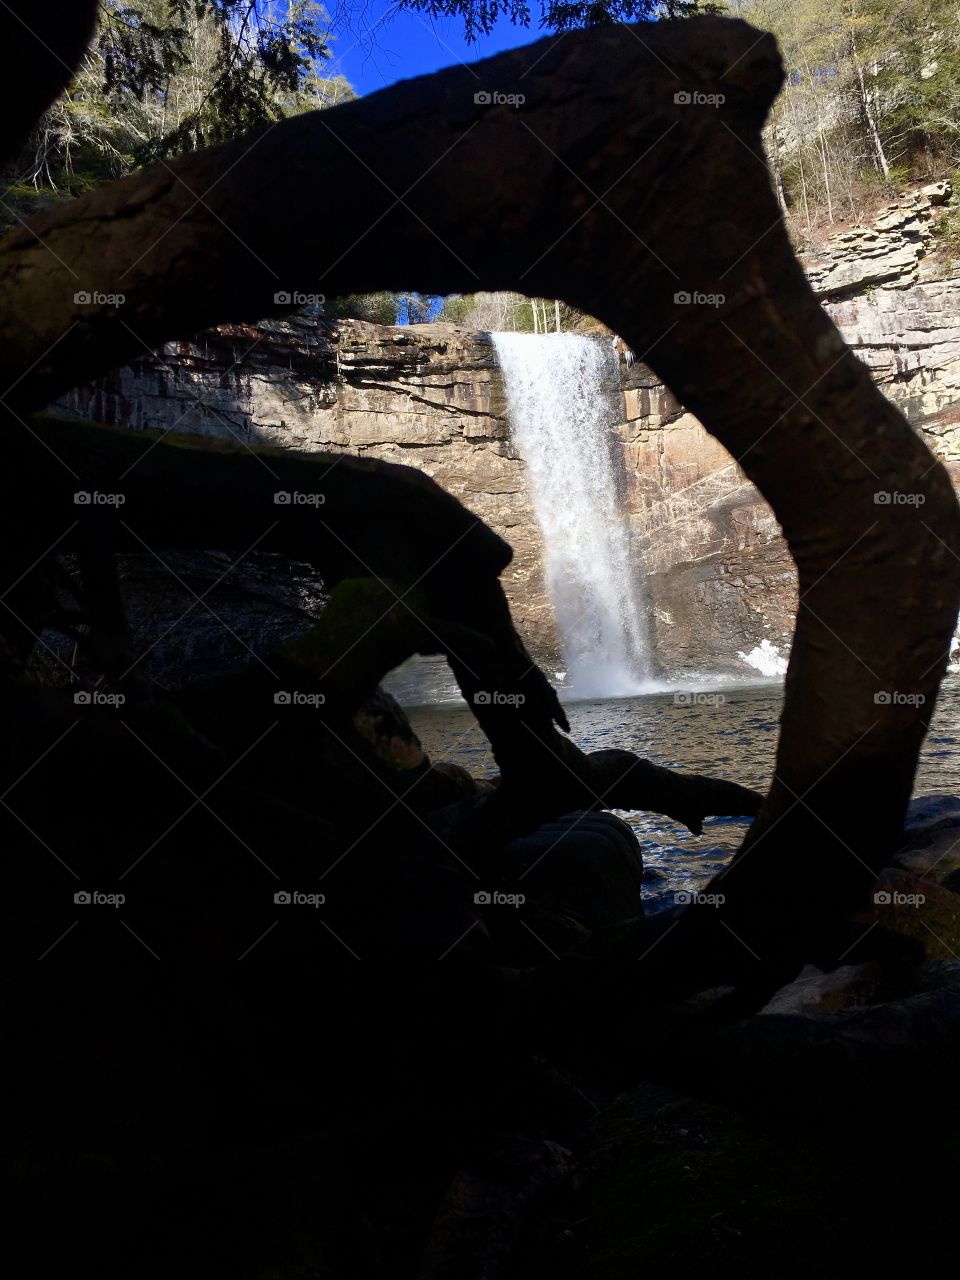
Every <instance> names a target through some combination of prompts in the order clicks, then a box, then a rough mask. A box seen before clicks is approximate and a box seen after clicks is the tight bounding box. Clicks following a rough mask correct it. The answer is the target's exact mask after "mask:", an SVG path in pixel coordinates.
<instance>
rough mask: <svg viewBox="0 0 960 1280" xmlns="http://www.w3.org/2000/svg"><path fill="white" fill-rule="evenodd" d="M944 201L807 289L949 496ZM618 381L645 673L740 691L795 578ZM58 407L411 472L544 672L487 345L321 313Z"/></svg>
mask: <svg viewBox="0 0 960 1280" xmlns="http://www.w3.org/2000/svg"><path fill="white" fill-rule="evenodd" d="M948 196H949V188H948V187H947V185H946V184H944V183H938V184H933V185H931V186H930V187H927V188H924V189H923V190H921V191H919V192H916V193H914V194H912V195H910V196H905V197H903V198H901V199H900V200H898V201H896V202H894V203H893V204H891V205H889V206H888V207H887V208H885V209H884V210H883V211H881V213H880V215H879V216H878V217H877V218H876V219H875V221H874V222H873V223H872V224H871V225H870V226H867V227H857V228H852V229H849V230H843V231H840V232H838V233H837V234H836V235H834V236H832V237H831V238H830V239H829V240H827V241H826V242H825V243H824V244H823V245H822V246H821V249H820V251H819V252H818V253H817V254H816V260H815V261H813V260H811V261H810V262H809V263H808V264H807V270H808V273H809V276H810V279H811V281H812V283H813V284H814V287H815V288H816V289H817V290H818V292H820V293H821V294H822V296H823V298H824V306H825V307H826V309H827V310H828V312H829V313H830V314H831V316H832V317H833V319H834V321H835V322H836V324H837V325H838V326H839V328H840V331H841V333H842V334H843V336H844V338H845V339H846V341H847V342H848V343H849V344H850V345H851V346H853V347H854V349H855V350H856V351H857V353H858V354H859V355H860V357H861V359H862V360H863V361H864V362H865V363H866V364H867V366H868V367H869V369H870V370H871V372H872V374H873V376H874V378H875V379H876V380H877V382H878V383H879V385H880V386H881V388H882V389H883V390H884V391H885V392H886V394H887V395H889V396H890V398H891V399H892V400H894V401H895V402H896V403H897V404H898V405H899V406H900V407H901V408H902V409H903V411H904V412H905V414H906V415H907V417H908V418H909V419H910V421H911V422H913V423H914V425H915V426H916V428H917V429H918V430H919V431H921V432H922V433H923V434H924V437H925V438H926V440H927V443H928V444H929V445H930V446H931V448H932V449H933V450H934V452H935V453H937V454H938V455H939V456H940V457H941V458H943V459H944V461H945V462H946V463H947V465H948V467H949V468H950V470H951V471H952V472H953V474H954V475H955V477H956V478H957V481H958V483H960V271H958V270H957V269H954V270H953V271H952V272H951V271H949V270H947V269H946V268H945V267H943V266H942V264H940V265H938V264H937V262H936V260H935V259H934V258H933V257H932V256H931V252H930V249H931V245H932V243H933V239H932V237H933V230H934V227H935V223H936V219H937V217H938V216H939V214H940V211H941V209H942V205H943V203H944V202H945V201H946V199H947V198H948ZM618 345H619V344H618ZM620 382H621V385H620V388H619V391H620V394H621V396H622V414H621V421H620V424H619V426H618V427H617V428H616V430H615V441H614V457H615V463H616V464H617V468H618V473H619V479H620V484H621V493H622V501H623V506H624V510H625V513H626V515H627V517H628V520H629V523H630V529H631V534H632V537H633V543H634V549H635V561H636V562H637V563H638V564H639V565H641V566H642V571H643V573H644V575H645V578H646V583H647V590H648V596H649V603H650V613H651V630H652V639H653V643H654V650H655V653H656V657H657V661H658V662H659V665H660V666H661V668H662V669H663V670H664V671H665V672H669V673H677V674H679V673H683V672H690V671H697V670H711V671H733V672H741V673H748V672H750V671H751V670H753V666H752V665H751V663H750V662H748V661H745V660H744V659H743V657H742V656H741V655H744V654H746V655H751V654H752V653H753V651H754V650H756V649H758V647H759V646H761V645H762V644H763V643H764V642H767V646H772V647H773V651H775V652H776V654H778V655H780V656H786V654H787V652H788V648H789V643H790V636H791V633H792V630H793V617H794V612H795V608H796V579H795V574H794V570H793V564H792V561H791V559H790V557H789V555H788V553H787V550H786V547H785V545H784V543H783V540H782V538H781V536H780V530H779V527H778V525H777V523H776V521H775V520H774V518H773V514H772V512H771V511H770V509H769V507H768V506H767V504H766V503H765V502H764V500H763V499H762V498H761V497H760V495H759V493H758V492H757V490H756V489H755V488H754V487H753V486H752V485H751V484H750V483H749V482H748V481H747V480H746V478H745V477H744V475H743V473H742V472H741V471H740V469H739V467H738V466H737V464H736V463H735V462H734V461H733V459H732V458H731V457H730V456H729V454H727V452H726V451H725V450H724V449H723V448H722V447H721V446H720V445H719V444H718V443H717V442H716V441H715V440H713V438H712V437H711V436H709V435H708V434H707V433H706V431H704V429H703V428H702V427H701V426H700V424H699V422H698V421H697V419H696V418H694V417H693V415H692V414H690V413H688V412H686V411H685V410H684V407H683V406H682V405H681V404H679V403H678V402H677V400H676V399H675V397H674V396H673V395H672V394H671V392H670V391H669V390H668V389H667V388H666V387H665V386H664V385H663V384H662V383H661V382H659V380H658V379H657V378H656V376H655V375H654V374H653V373H652V372H651V371H650V370H649V369H647V368H646V367H645V366H644V365H642V364H640V363H637V362H633V363H631V362H629V360H628V353H626V352H621V360H620ZM60 407H63V406H60ZM65 407H66V408H67V409H68V410H70V411H71V412H74V413H78V414H79V415H80V416H82V417H85V418H92V419H98V420H100V421H103V422H108V423H117V424H120V425H128V426H130V427H133V428H159V429H165V430H171V429H173V430H177V431H197V432H203V433H206V434H215V435H218V436H224V437H227V438H234V439H236V440H238V441H240V442H242V443H244V444H248V445H254V444H256V443H266V444H271V445H279V446H287V447H293V448H299V449H317V450H326V451H331V452H347V453H351V454H356V455H361V454H362V455H366V456H370V457H374V458H381V459H385V460H387V461H391V462H402V463H407V464H409V465H412V466H416V467H420V468H422V469H423V470H424V471H426V472H427V473H428V474H429V475H431V476H432V477H434V479H436V480H437V481H438V482H439V483H440V484H442V485H443V486H444V487H445V488H446V489H448V490H449V491H450V492H451V493H453V494H455V495H456V496H457V497H458V498H460V499H461V501H463V502H464V503H465V504H466V505H467V506H468V507H469V508H470V509H471V510H473V511H475V512H476V513H477V515H478V516H480V517H481V518H482V519H483V520H485V521H486V522H487V523H488V524H489V525H490V526H491V527H492V528H494V529H495V530H496V531H497V532H498V533H500V534H501V535H502V536H503V537H504V538H506V540H507V541H508V542H509V543H510V544H511V546H512V547H513V551H514V558H513V562H512V563H511V564H510V566H509V567H508V569H507V570H506V573H505V575H504V582H505V586H506V590H507V594H508V597H509V599H510V602H511V606H512V608H513V612H514V616H515V618H516V620H517V623H518V627H519V629H520V631H521V634H522V635H523V636H524V638H525V639H526V640H527V643H528V645H529V646H530V648H531V650H532V652H533V653H534V655H535V656H536V657H538V658H539V659H540V660H542V661H546V662H547V664H548V666H550V665H552V664H553V663H554V660H555V659H556V658H557V657H558V644H557V635H556V626H555V621H554V617H553V611H552V609H551V606H550V604H549V601H548V599H547V596H546V592H545V589H544V549H543V544H542V537H541V534H540V530H539V526H538V524H537V521H536V517H535V515H534V512H533V507H532V503H531V499H530V494H529V491H528V487H527V481H526V476H525V471H524V466H523V462H522V460H521V458H520V456H519V454H518V452H517V450H516V449H515V447H514V446H513V444H512V442H511V440H510V435H509V430H508V424H507V406H506V400H505V394H504V387H503V381H502V378H501V374H500V370H499V367H498V365H497V361H496V356H495V352H494V349H493V345H492V343H491V341H490V336H489V334H484V333H475V332H471V331H468V330H464V329H459V328H457V327H455V326H452V325H444V324H438V325H418V326H413V327H409V328H395V327H383V326H379V325H373V324H367V323H363V322H360V321H342V322H338V323H333V322H330V321H328V320H326V319H325V318H324V317H323V316H322V315H319V314H313V315H310V314H305V315H301V316H297V317H295V318H293V319H291V320H284V321H282V322H280V321H271V322H265V323H263V324H260V325H257V326H224V327H221V328H220V329H217V330H213V331H211V332H209V333H206V334H204V335H201V336H200V337H199V338H196V339H194V340H193V341H189V342H179V343H172V344H170V345H168V346H167V347H166V348H165V349H164V350H163V352H162V353H161V354H160V355H159V356H157V357H155V358H145V359H144V360H142V361H140V362H139V363H138V364H136V365H135V366H132V367H130V368H128V369H123V370H119V371H117V372H115V373H114V374H112V375H110V376H109V377H108V378H105V379H102V380H101V381H100V382H99V383H97V384H95V385H92V386H86V387H80V388H78V389H77V390H75V391H74V392H72V393H71V395H70V396H69V397H68V398H67V400H66V402H65ZM442 550H443V548H438V554H439V553H440V552H441V551H442Z"/></svg>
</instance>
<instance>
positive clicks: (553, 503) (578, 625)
mask: <svg viewBox="0 0 960 1280" xmlns="http://www.w3.org/2000/svg"><path fill="white" fill-rule="evenodd" d="M491 336H492V338H493V343H494V346H495V348H496V352H497V357H498V359H499V361H500V367H501V369H502V371H503V378H504V385H505V388H506V393H507V413H508V417H509V422H510V431H511V435H512V438H513V440H514V442H515V443H516V445H517V446H518V448H519V450H520V453H521V454H522V456H523V459H524V462H525V463H526V466H527V474H528V475H529V478H530V488H531V492H532V496H533V503H534V509H535V511H536V516H537V520H538V522H539V524H540V527H541V528H542V530H543V536H544V546H545V552H546V576H547V588H548V590H549V592H550V598H551V600H552V602H553V607H554V611H555V613H556V616H557V622H558V624H559V629H560V635H561V645H562V649H563V657H564V661H565V662H566V666H567V672H566V673H565V674H566V676H567V677H568V678H567V679H566V680H565V681H564V683H565V685H566V687H567V688H568V689H569V690H570V692H571V693H573V694H574V695H575V696H580V697H612V696H615V695H623V694H633V693H642V692H644V691H646V690H649V689H652V688H653V687H654V682H653V681H652V680H651V679H650V673H649V659H648V657H647V646H646V628H645V622H644V614H643V609H642V607H641V602H640V598H639V590H638V585H637V584H638V567H637V566H636V565H632V564H631V560H630V535H629V530H628V527H627V523H626V518H625V517H624V516H623V514H622V512H621V509H620V502H619V500H618V495H617V484H616V471H615V469H614V464H613V457H612V452H611V445H612V443H613V437H612V432H611V427H612V425H613V423H614V422H615V421H616V418H615V415H614V409H613V400H612V397H611V396H610V384H611V380H612V379H615V378H616V358H615V356H614V353H613V351H612V349H611V347H610V344H609V343H606V342H598V341H595V340H594V339H592V338H587V337H584V336H583V335H581V334H576V333H557V334H542V335H541V334H527V333H494V334H492V335H491Z"/></svg>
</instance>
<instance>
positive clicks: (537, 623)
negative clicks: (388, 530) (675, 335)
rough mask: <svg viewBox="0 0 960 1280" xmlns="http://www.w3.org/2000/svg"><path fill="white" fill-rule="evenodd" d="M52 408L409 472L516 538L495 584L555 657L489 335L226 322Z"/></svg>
mask: <svg viewBox="0 0 960 1280" xmlns="http://www.w3.org/2000/svg"><path fill="white" fill-rule="evenodd" d="M62 407H66V408H67V409H68V410H69V411H71V412H74V413H77V414H79V415H80V416H82V417H84V418H90V419H94V420H97V421H100V422H106V423H111V424H117V425H125V426H130V427H132V428H137V429H155V430H173V431H191V432H200V433H204V434H211V435H217V436H225V437H232V438H234V439H236V440H238V441H240V442H242V443H245V444H248V445H254V444H257V443H261V444H270V445H279V446H283V447H290V448H298V449H315V450H327V451H331V452H346V453H350V454H356V455H364V456H368V457H373V458H381V459H384V460H385V461H389V462H399V463H404V464H406V465H408V466H415V467H418V468H420V469H421V470H423V471H425V472H426V473H427V474H428V475H430V476H432V477H433V478H435V479H436V480H437V481H438V482H439V483H440V484H442V485H443V486H444V488H446V489H448V490H449V491H450V492H451V493H453V494H455V495H456V496H457V497H458V498H460V499H461V501H462V502H464V503H465V504H466V505H467V506H468V507H469V508H470V509H471V510H472V511H475V512H476V514H477V515H478V516H480V517H481V518H482V519H483V520H485V521H486V522H487V523H488V524H489V525H491V526H492V528H494V529H496V530H497V532H498V533H500V534H501V535H502V536H503V537H504V538H506V540H507V541H508V542H509V543H510V545H511V546H512V547H513V551H514V556H513V561H512V563H511V564H510V566H509V568H508V569H507V571H506V573H505V574H504V583H505V587H506V590H507V594H508V596H509V598H510V601H511V604H512V607H513V610H514V615H515V617H516V619H517V622H518V626H519V628H520V630H521V633H522V634H523V635H525V636H527V637H529V639H530V641H531V643H532V644H533V645H534V646H535V648H536V650H537V652H538V654H540V655H541V656H544V657H553V656H554V655H555V654H556V636H555V631H554V619H553V612H552V609H551V607H550V604H549V601H548V600H547V597H546V593H545V590H544V584H543V547H542V542H541V538H540V533H539V529H538V526H537V522H536V518H535V516H534V513H533V508H532V506H531V503H530V496H529V493H528V490H527V485H526V480H525V477H524V468H523V463H522V461H521V459H520V457H519V455H518V453H517V451H516V450H515V449H514V448H513V446H512V444H511V441H510V436H509V431H508V428H507V417H506V403H505V399H504V391H503V383H502V380H501V377H500V371H499V368H498V366H497V362H496V357H495V354H494V351H493V346H492V343H491V341H490V337H489V335H488V334H484V333H473V332H470V331H467V330H462V329H458V328H456V327H454V326H452V325H416V326H412V327H409V328H400V327H398V328H385V327H383V326H380V325H375V324H366V323H363V322H360V321H352V320H348V321H342V322H340V323H337V324H331V323H329V322H327V321H325V320H324V319H323V318H322V317H321V316H301V317H298V318H297V319H296V320H294V321H291V322H288V321H284V322H265V323H263V324H262V325H258V326H256V327H254V326H224V327H222V328H220V329H218V330H215V331H212V332H210V333H206V334H203V335H202V336H201V337H199V338H198V339H196V340H195V341H193V342H182V343H176V344H170V345H169V346H168V347H167V348H165V349H164V351H163V352H162V353H161V354H160V355H159V356H158V357H146V358H145V359H144V360H142V361H139V362H138V363H137V364H136V365H134V366H132V367H131V368H128V369H121V370H119V371H117V372H115V373H113V374H111V375H110V376H109V377H108V378H105V379H103V380H101V381H100V382H98V383H97V384H95V385H92V386H85V387H80V388H78V389H76V390H75V391H74V392H72V393H71V394H70V395H69V396H68V397H67V398H66V400H65V401H64V404H63V406H62ZM442 550H443V548H442V547H438V549H437V554H438V555H439V554H440V553H441V552H442Z"/></svg>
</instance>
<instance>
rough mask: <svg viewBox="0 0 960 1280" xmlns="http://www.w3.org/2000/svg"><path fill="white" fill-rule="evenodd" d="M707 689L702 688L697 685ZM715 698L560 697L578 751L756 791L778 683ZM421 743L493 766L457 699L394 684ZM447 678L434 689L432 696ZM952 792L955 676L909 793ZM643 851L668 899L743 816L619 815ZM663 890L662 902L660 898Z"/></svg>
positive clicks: (772, 741)
mask: <svg viewBox="0 0 960 1280" xmlns="http://www.w3.org/2000/svg"><path fill="white" fill-rule="evenodd" d="M706 688H707V686H706V685H704V689H706ZM713 688H714V689H715V690H716V691H717V692H718V693H719V694H721V695H722V697H723V701H722V702H719V701H717V702H710V703H699V704H693V705H682V704H678V703H677V702H676V701H675V698H674V694H673V693H651V694H644V695H642V696H639V697H632V698H610V699H604V700H603V701H592V702H566V701H565V702H564V706H565V708H566V712H567V716H568V717H569V720H570V729H571V733H572V736H573V738H574V740H575V741H576V742H577V743H578V745H579V746H581V747H582V748H583V749H584V750H585V751H598V750H600V749H601V748H603V747H623V748H626V749H627V750H630V751H634V752H636V754H637V755H639V756H645V757H646V758H648V759H650V760H652V761H653V762H654V763H655V764H660V765H666V766H668V767H669V768H672V769H682V770H684V771H686V772H690V773H710V774H715V775H716V776H718V777H724V778H729V779H730V780H731V781H733V782H739V783H742V784H743V785H744V786H747V787H754V788H756V789H757V790H759V791H765V790H766V788H767V786H768V785H769V782H770V778H771V776H772V774H773V767H774V756H775V752H776V744H777V729H778V719H779V716H780V710H781V707H782V705H783V687H782V685H781V684H779V683H772V682H767V683H763V684H756V685H731V684H726V685H723V684H719V685H717V684H715V685H714V686H713ZM395 691H396V692H397V693H398V694H400V695H401V696H402V695H403V694H406V695H407V697H405V698H403V700H404V701H405V704H406V707H407V713H408V715H409V717H410V720H411V722H412V724H413V727H414V729H415V730H416V732H417V733H418V735H419V736H420V739H421V741H422V743H423V746H424V749H425V750H426V751H427V753H428V754H429V755H430V756H431V758H432V759H434V760H452V761H455V762H456V763H457V764H461V765H463V766H464V768H466V769H467V770H469V772H471V773H473V774H474V775H475V776H478V777H482V776H484V775H487V774H491V773H494V772H496V768H495V765H494V762H493V758H492V756H491V755H490V750H489V746H488V744H487V741H486V739H485V738H484V736H483V734H482V733H481V731H480V729H479V727H478V725H477V723H476V721H475V720H474V718H473V716H472V714H471V713H470V711H469V710H468V708H467V707H466V705H465V704H464V703H463V702H462V701H461V702H459V703H453V702H445V703H439V704H438V703H434V704H432V705H423V706H412V705H411V703H410V700H409V695H410V693H411V689H410V688H409V687H408V688H406V689H404V688H402V687H396V689H395ZM449 691H450V686H449V684H448V682H446V681H443V683H442V684H441V685H439V686H435V692H436V693H439V694H441V695H443V694H446V693H448V692H449ZM930 792H944V793H951V794H955V795H960V678H958V677H951V678H950V679H948V680H947V681H946V682H945V683H944V686H943V689H942V691H941V693H940V698H939V701H938V704H937V708H936V711H935V713H934V716H933V720H932V722H931V726H930V732H929V734H928V736H927V738H926V741H925V743H924V747H923V752H922V754H921V757H920V768H919V770H918V773H917V781H916V786H915V794H917V795H923V794H927V793H930ZM621 816H622V817H623V818H624V819H625V820H626V821H627V822H629V823H630V825H631V826H632V827H633V829H634V830H635V831H636V833H637V837H638V839H639V841H640V844H641V847H642V849H643V858H644V865H645V868H646V870H645V877H644V878H645V881H646V887H647V897H648V901H649V906H650V907H652V908H654V909H656V907H657V906H662V905H669V904H672V901H673V894H674V893H675V892H676V891H678V890H681V889H685V890H689V889H699V888H701V887H702V886H703V885H704V884H705V882H706V881H707V880H709V878H710V877H711V876H712V875H713V874H714V873H715V872H717V871H719V870H720V869H721V868H722V867H724V866H725V865H726V863H727V862H728V861H729V859H730V857H731V856H732V855H733V853H734V851H735V850H736V848H737V846H738V845H739V843H740V841H741V839H742V838H743V833H744V831H745V830H746V823H744V822H738V821H734V820H731V819H726V818H713V819H708V820H707V822H706V823H705V824H704V833H703V835H702V836H694V835H691V834H690V832H689V831H687V830H686V829H685V828H684V827H681V826H678V825H677V824H676V823H674V822H671V821H670V820H669V819H667V818H663V817H661V816H660V815H658V814H652V813H623V814H622V815H621ZM667 895H669V900H668V898H667Z"/></svg>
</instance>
